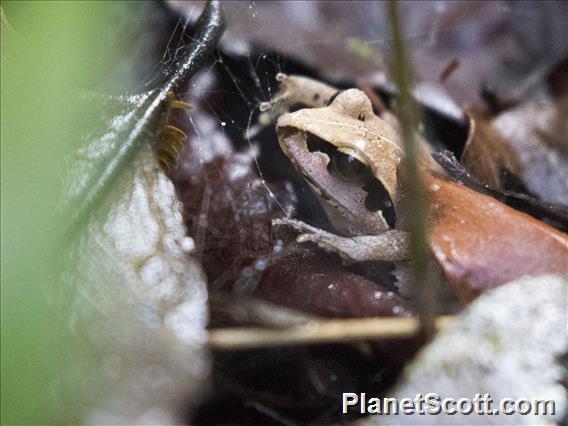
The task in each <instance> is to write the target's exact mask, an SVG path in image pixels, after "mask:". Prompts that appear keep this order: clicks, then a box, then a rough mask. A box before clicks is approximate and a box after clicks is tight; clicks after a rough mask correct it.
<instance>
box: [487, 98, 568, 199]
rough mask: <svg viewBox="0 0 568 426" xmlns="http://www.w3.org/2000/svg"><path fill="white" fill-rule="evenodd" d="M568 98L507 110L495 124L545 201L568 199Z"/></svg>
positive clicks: (530, 185) (528, 184) (530, 183)
mask: <svg viewBox="0 0 568 426" xmlns="http://www.w3.org/2000/svg"><path fill="white" fill-rule="evenodd" d="M567 105H568V99H567V98H566V97H563V98H560V99H557V100H549V99H544V100H536V101H533V102H527V103H525V104H522V105H520V106H519V107H517V108H514V109H512V110H509V111H507V112H504V113H503V114H501V115H499V116H498V117H497V118H495V119H494V120H493V126H494V127H495V128H496V129H497V130H498V131H499V132H500V133H501V134H502V135H503V136H504V137H505V138H507V139H508V140H510V141H511V143H512V145H513V148H514V150H515V151H516V153H517V155H518V158H519V159H520V161H521V164H522V166H523V169H524V176H525V181H526V184H527V187H528V189H529V190H530V191H531V192H532V193H534V194H536V195H538V196H539V197H541V198H542V199H543V200H546V201H551V202H554V203H559V204H566V203H567V200H568V155H567V153H568V148H567V147H568V106H567Z"/></svg>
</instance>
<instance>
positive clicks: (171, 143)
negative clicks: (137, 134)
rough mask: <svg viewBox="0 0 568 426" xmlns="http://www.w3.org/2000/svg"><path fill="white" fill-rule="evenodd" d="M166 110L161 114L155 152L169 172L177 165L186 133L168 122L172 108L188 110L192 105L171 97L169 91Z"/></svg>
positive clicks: (171, 94)
mask: <svg viewBox="0 0 568 426" xmlns="http://www.w3.org/2000/svg"><path fill="white" fill-rule="evenodd" d="M166 102H167V105H166V110H165V111H164V114H163V116H162V124H161V126H160V130H159V131H158V143H157V146H156V153H157V156H158V162H159V163H160V166H161V167H162V169H163V170H164V171H165V172H166V173H168V174H169V173H171V172H172V171H173V170H174V169H175V168H176V166H177V159H178V155H179V153H180V152H181V150H182V149H183V147H184V145H185V141H186V140H187V134H186V133H185V132H184V131H183V130H181V129H180V128H179V127H177V126H175V125H173V124H169V122H170V119H171V113H172V111H173V110H188V109H191V108H192V106H191V105H190V104H188V103H187V102H183V101H178V100H176V99H173V93H171V92H169V93H168V94H167V98H166Z"/></svg>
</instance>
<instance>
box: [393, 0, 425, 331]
mask: <svg viewBox="0 0 568 426" xmlns="http://www.w3.org/2000/svg"><path fill="white" fill-rule="evenodd" d="M387 11H388V17H389V20H390V29H391V37H392V40H393V48H394V52H393V63H392V66H391V74H392V77H393V79H394V81H395V83H396V85H397V87H398V98H397V101H398V103H397V106H398V111H397V113H398V119H399V122H400V128H401V133H402V140H403V143H404V150H405V175H406V179H405V180H404V184H405V187H404V188H403V190H404V194H405V198H404V199H403V206H402V207H403V208H402V209H401V210H402V211H403V212H404V213H403V214H404V223H405V224H406V225H407V227H408V231H409V232H410V234H411V240H410V252H411V256H412V259H413V279H414V282H413V284H414V294H415V297H416V305H417V308H418V313H419V315H420V320H421V329H422V333H423V334H424V336H425V337H426V338H429V337H431V336H433V334H434V318H435V314H436V291H435V280H434V279H433V277H432V274H431V273H430V271H429V269H430V266H431V265H432V262H431V256H430V250H429V247H428V242H427V222H426V220H427V219H426V218H427V213H428V200H427V198H426V192H425V189H424V184H423V182H422V180H421V178H420V170H419V166H418V144H417V141H416V137H415V134H416V133H415V129H417V128H418V123H419V118H420V112H419V110H418V105H417V104H416V102H415V100H414V98H413V96H412V95H411V87H412V66H411V64H410V60H409V56H408V52H407V49H406V44H405V41H404V38H403V35H402V29H401V24H400V17H399V8H398V1H394V0H391V1H389V2H388V3H387Z"/></svg>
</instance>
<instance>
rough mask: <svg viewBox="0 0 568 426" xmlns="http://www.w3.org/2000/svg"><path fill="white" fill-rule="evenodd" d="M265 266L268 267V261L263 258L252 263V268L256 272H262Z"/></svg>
mask: <svg viewBox="0 0 568 426" xmlns="http://www.w3.org/2000/svg"><path fill="white" fill-rule="evenodd" d="M267 266H268V261H267V260H266V259H263V258H260V259H258V260H257V261H256V262H254V268H255V269H256V270H257V271H264V270H265V269H266V267H267Z"/></svg>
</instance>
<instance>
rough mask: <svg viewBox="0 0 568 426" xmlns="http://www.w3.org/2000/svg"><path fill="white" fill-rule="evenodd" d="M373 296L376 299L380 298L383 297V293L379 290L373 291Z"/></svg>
mask: <svg viewBox="0 0 568 426" xmlns="http://www.w3.org/2000/svg"><path fill="white" fill-rule="evenodd" d="M373 298H375V299H376V300H381V299H382V298H383V293H382V292H381V291H375V293H374V294H373Z"/></svg>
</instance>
